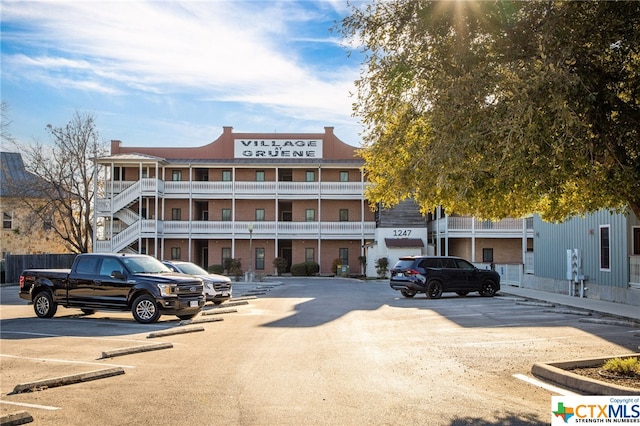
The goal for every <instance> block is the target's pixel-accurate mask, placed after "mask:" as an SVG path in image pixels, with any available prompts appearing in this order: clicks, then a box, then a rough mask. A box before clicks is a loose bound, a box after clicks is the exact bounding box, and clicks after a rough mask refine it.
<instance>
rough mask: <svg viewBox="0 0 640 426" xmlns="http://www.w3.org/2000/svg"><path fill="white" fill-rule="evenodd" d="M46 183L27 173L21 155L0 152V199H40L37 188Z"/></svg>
mask: <svg viewBox="0 0 640 426" xmlns="http://www.w3.org/2000/svg"><path fill="white" fill-rule="evenodd" d="M45 185H46V183H45V182H44V181H43V180H42V179H41V178H39V177H38V176H36V175H35V174H33V173H31V172H29V171H27V169H26V168H25V166H24V161H22V155H21V154H19V153H17V152H0V197H16V196H21V197H41V196H42V195H43V194H42V192H41V191H40V190H39V188H43V186H45Z"/></svg>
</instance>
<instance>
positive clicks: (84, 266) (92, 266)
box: [67, 256, 100, 305]
mask: <svg viewBox="0 0 640 426" xmlns="http://www.w3.org/2000/svg"><path fill="white" fill-rule="evenodd" d="M99 263H100V257H98V256H80V257H78V260H77V261H76V265H75V268H74V269H73V270H72V271H71V274H69V279H68V281H67V301H68V303H69V304H70V305H86V304H88V303H91V301H92V299H93V288H94V286H95V284H94V282H93V281H94V280H95V279H96V278H97V277H96V274H97V271H98V264H99Z"/></svg>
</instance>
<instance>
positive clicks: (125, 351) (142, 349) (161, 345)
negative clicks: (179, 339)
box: [102, 343, 173, 358]
mask: <svg viewBox="0 0 640 426" xmlns="http://www.w3.org/2000/svg"><path fill="white" fill-rule="evenodd" d="M172 347H173V344H172V343H156V344H152V345H145V346H133V347H130V348H121V349H115V350H113V351H106V352H102V358H113V357H115V356H120V355H129V354H135V353H139V352H149V351H157V350H159V349H169V348H172Z"/></svg>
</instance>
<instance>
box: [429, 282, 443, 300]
mask: <svg viewBox="0 0 640 426" xmlns="http://www.w3.org/2000/svg"><path fill="white" fill-rule="evenodd" d="M442 290H443V288H442V283H441V282H440V281H431V282H430V283H429V284H427V298H429V299H439V298H440V296H442Z"/></svg>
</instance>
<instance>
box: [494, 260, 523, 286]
mask: <svg viewBox="0 0 640 426" xmlns="http://www.w3.org/2000/svg"><path fill="white" fill-rule="evenodd" d="M495 271H496V272H497V273H498V275H500V284H501V285H502V284H507V285H513V286H517V287H520V285H521V284H522V265H521V264H519V263H500V264H496V265H495Z"/></svg>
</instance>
